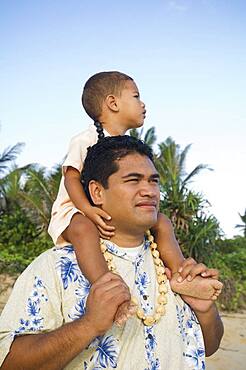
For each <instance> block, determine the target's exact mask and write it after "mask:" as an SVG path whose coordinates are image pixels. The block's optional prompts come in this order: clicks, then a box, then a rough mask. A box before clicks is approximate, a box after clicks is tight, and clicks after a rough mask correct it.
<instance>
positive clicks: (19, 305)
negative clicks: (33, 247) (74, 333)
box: [0, 255, 63, 366]
mask: <svg viewBox="0 0 246 370" xmlns="http://www.w3.org/2000/svg"><path fill="white" fill-rule="evenodd" d="M47 258H48V261H47V259H41V262H40V259H37V260H35V261H34V262H33V263H32V264H31V265H30V266H29V267H28V268H27V269H26V270H25V271H24V272H23V273H22V274H21V275H20V277H19V278H18V279H17V281H16V283H15V286H14V288H13V291H12V294H11V296H10V298H9V300H8V302H7V304H6V306H5V307H4V309H3V312H2V314H1V317H0V366H1V364H2V363H3V361H4V359H5V357H6V356H7V354H8V353H9V350H10V346H11V344H12V342H13V340H14V338H15V337H16V336H18V335H24V334H25V335H26V334H37V333H41V332H42V333H44V332H49V331H51V330H54V329H56V328H58V327H60V326H61V325H62V323H63V316H62V312H61V298H60V288H59V282H58V279H57V276H54V275H55V271H53V270H52V268H50V267H49V266H50V263H49V262H50V258H51V257H50V256H49V255H47Z"/></svg>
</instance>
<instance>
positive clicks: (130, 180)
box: [126, 178, 138, 182]
mask: <svg viewBox="0 0 246 370" xmlns="http://www.w3.org/2000/svg"><path fill="white" fill-rule="evenodd" d="M126 182H138V179H137V178H136V179H129V180H127V181H126Z"/></svg>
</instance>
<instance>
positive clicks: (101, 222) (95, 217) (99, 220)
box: [83, 206, 115, 239]
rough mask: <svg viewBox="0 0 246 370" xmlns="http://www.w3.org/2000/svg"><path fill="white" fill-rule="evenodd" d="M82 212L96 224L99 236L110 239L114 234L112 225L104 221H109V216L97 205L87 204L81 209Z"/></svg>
mask: <svg viewBox="0 0 246 370" xmlns="http://www.w3.org/2000/svg"><path fill="white" fill-rule="evenodd" d="M83 212H84V214H85V215H86V216H87V217H88V218H89V219H90V220H91V221H92V222H93V223H94V224H95V225H96V227H97V228H98V230H99V233H100V236H101V237H102V238H103V239H110V238H111V237H112V236H114V230H115V227H114V226H109V225H107V224H106V222H105V220H106V221H110V220H111V217H110V216H109V215H108V214H107V213H106V212H104V211H103V210H102V209H100V208H98V207H92V206H88V207H86V209H85V210H83Z"/></svg>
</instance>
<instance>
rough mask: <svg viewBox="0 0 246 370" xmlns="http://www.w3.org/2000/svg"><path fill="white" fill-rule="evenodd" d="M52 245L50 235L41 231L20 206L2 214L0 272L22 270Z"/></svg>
mask: <svg viewBox="0 0 246 370" xmlns="http://www.w3.org/2000/svg"><path fill="white" fill-rule="evenodd" d="M51 246H52V241H51V240H50V238H49V237H48V235H47V234H46V233H45V232H40V231H39V230H38V228H37V226H36V225H34V224H33V223H32V222H31V221H30V220H29V219H28V218H27V216H26V215H25V213H24V212H23V210H21V209H20V208H16V209H15V210H11V212H10V211H9V212H5V213H3V212H2V213H1V214H0V273H3V272H8V273H11V274H13V273H20V272H22V271H23V270H24V269H25V268H26V266H27V265H28V264H29V263H30V262H31V261H32V260H33V259H34V258H35V257H36V256H38V255H39V254H40V253H42V252H43V251H45V250H46V249H48V248H50V247H51Z"/></svg>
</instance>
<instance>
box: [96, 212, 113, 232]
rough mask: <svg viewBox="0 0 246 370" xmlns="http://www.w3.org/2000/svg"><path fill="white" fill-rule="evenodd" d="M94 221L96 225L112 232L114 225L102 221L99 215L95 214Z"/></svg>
mask: <svg viewBox="0 0 246 370" xmlns="http://www.w3.org/2000/svg"><path fill="white" fill-rule="evenodd" d="M95 221H96V224H97V226H100V227H101V228H102V229H103V230H105V231H110V232H113V231H114V230H115V227H114V226H109V225H107V224H106V222H105V221H103V219H102V218H101V217H100V216H99V215H97V217H96V220H95Z"/></svg>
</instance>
